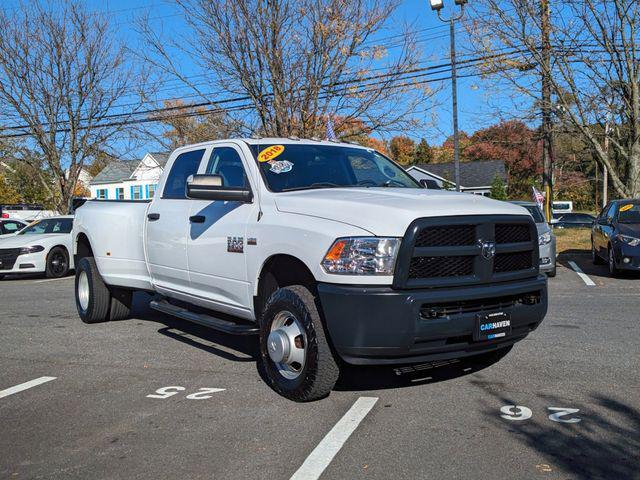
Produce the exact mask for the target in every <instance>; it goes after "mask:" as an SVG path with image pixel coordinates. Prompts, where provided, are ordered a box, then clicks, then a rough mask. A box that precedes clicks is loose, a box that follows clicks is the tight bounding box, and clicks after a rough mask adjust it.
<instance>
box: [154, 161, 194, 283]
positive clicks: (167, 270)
mask: <svg viewBox="0 0 640 480" xmlns="http://www.w3.org/2000/svg"><path fill="white" fill-rule="evenodd" d="M205 153H206V148H202V149H198V150H191V151H187V152H184V153H181V154H179V155H178V156H177V157H176V159H175V160H174V162H173V164H172V165H171V170H170V171H169V173H168V175H167V177H166V180H165V181H164V184H163V186H162V192H158V193H157V194H156V196H154V199H153V201H152V202H151V205H150V206H149V209H148V210H147V220H146V222H147V226H146V250H147V262H148V265H149V272H150V274H151V278H152V280H153V283H154V285H155V286H156V288H157V289H158V290H159V291H161V292H162V293H165V294H169V295H170V294H171V293H172V292H174V291H177V292H184V291H185V290H187V289H188V288H189V285H190V284H189V270H188V262H187V235H188V232H189V227H190V225H189V212H190V209H191V202H192V200H189V199H187V195H186V185H187V178H188V177H189V176H190V175H194V174H196V173H197V172H198V167H199V166H200V163H201V162H202V159H203V158H204V156H205Z"/></svg>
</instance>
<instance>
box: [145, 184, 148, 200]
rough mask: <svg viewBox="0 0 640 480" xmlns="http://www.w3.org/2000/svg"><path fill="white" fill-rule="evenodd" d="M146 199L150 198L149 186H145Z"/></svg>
mask: <svg viewBox="0 0 640 480" xmlns="http://www.w3.org/2000/svg"><path fill="white" fill-rule="evenodd" d="M144 198H149V185H145V186H144Z"/></svg>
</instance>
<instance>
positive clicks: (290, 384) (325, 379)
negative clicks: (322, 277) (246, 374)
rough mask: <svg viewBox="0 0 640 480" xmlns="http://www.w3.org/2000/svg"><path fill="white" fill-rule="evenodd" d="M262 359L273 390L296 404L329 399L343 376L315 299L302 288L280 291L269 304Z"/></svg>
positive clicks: (263, 319) (262, 324)
mask: <svg viewBox="0 0 640 480" xmlns="http://www.w3.org/2000/svg"><path fill="white" fill-rule="evenodd" d="M260 355H261V358H262V364H263V366H264V370H265V373H266V376H267V378H268V380H269V383H270V385H271V387H272V388H273V389H274V390H275V391H276V392H278V393H279V394H280V395H282V396H284V397H286V398H289V399H290V400H294V401H296V402H308V401H312V400H318V399H320V398H323V397H326V396H327V395H329V393H331V390H332V389H333V387H334V385H335V383H336V381H337V380H338V375H339V373H340V370H339V367H338V364H337V362H336V360H335V358H334V357H333V353H332V352H331V348H330V347H329V343H328V340H327V335H326V334H325V330H324V327H323V325H322V320H321V319H320V314H319V312H318V309H317V307H316V303H315V297H314V296H313V294H312V293H311V292H310V291H309V290H308V289H307V288H305V287H303V286H300V285H294V286H290V287H285V288H280V289H278V290H276V291H275V292H274V293H273V294H272V295H271V297H270V298H269V300H268V301H267V304H266V306H265V309H264V313H263V314H262V317H261V320H260Z"/></svg>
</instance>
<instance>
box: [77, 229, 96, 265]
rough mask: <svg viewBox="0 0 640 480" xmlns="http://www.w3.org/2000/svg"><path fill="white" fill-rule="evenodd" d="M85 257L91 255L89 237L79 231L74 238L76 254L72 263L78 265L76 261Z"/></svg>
mask: <svg viewBox="0 0 640 480" xmlns="http://www.w3.org/2000/svg"><path fill="white" fill-rule="evenodd" d="M85 257H93V250H92V249H91V243H89V238H88V237H87V236H86V235H85V234H84V233H81V234H80V235H78V238H77V239H76V254H75V258H74V263H75V264H76V265H78V262H79V261H80V260H81V259H83V258H85Z"/></svg>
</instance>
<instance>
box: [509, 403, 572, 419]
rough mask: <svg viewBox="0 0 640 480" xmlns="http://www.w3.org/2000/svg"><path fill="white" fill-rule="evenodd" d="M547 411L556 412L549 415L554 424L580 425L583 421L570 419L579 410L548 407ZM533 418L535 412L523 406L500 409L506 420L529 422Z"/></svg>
mask: <svg viewBox="0 0 640 480" xmlns="http://www.w3.org/2000/svg"><path fill="white" fill-rule="evenodd" d="M547 410H549V411H550V412H554V413H551V414H550V415H549V420H551V421H553V422H558V423H578V422H580V421H581V420H582V419H581V418H578V417H575V416H571V417H569V416H570V415H575V414H577V413H578V412H579V411H580V409H579V408H566V407H547ZM532 416H533V412H532V411H531V409H530V408H528V407H524V406H522V405H504V406H502V407H500V417H502V418H504V419H505V420H511V421H516V422H521V421H523V420H529V419H530V418H531V417H532ZM567 417H568V418H567Z"/></svg>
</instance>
